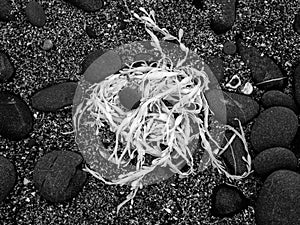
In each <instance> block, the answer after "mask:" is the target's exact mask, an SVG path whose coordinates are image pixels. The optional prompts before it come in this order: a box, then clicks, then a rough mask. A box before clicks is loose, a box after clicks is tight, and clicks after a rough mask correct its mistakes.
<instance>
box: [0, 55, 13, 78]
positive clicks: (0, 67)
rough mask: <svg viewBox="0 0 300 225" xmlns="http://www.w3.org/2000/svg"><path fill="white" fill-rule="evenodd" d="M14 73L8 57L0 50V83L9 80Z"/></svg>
mask: <svg viewBox="0 0 300 225" xmlns="http://www.w3.org/2000/svg"><path fill="white" fill-rule="evenodd" d="M14 73H15V68H14V66H13V64H12V63H11V61H10V59H9V57H8V55H7V54H5V53H4V52H1V51H0V83H3V82H6V81H7V80H9V79H10V78H11V77H12V76H13V75H14Z"/></svg>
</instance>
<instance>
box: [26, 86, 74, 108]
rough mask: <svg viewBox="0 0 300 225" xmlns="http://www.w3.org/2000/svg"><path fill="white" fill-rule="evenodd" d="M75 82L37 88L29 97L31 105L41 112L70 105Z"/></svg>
mask: <svg viewBox="0 0 300 225" xmlns="http://www.w3.org/2000/svg"><path fill="white" fill-rule="evenodd" d="M76 88H77V83H76V82H64V83H60V84H55V85H52V86H50V87H47V88H44V89H41V90H39V91H38V92H37V93H35V94H34V95H33V96H32V97H31V103H32V107H33V108H34V109H36V110H40V111H43V112H55V111H57V110H59V109H62V108H63V107H65V106H69V105H72V103H73V98H74V95H75V91H76Z"/></svg>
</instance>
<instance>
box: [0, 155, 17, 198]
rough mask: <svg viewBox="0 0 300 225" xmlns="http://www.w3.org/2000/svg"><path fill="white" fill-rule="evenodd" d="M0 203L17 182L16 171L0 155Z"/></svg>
mask: <svg viewBox="0 0 300 225" xmlns="http://www.w3.org/2000/svg"><path fill="white" fill-rule="evenodd" d="M0 177H1V179H0V202H2V201H3V200H4V199H5V198H6V197H7V195H8V194H9V193H10V192H11V190H12V189H13V188H14V186H15V184H16V181H17V171H16V168H15V166H14V165H13V164H12V163H11V162H10V161H9V160H8V159H7V158H5V157H3V156H1V155H0Z"/></svg>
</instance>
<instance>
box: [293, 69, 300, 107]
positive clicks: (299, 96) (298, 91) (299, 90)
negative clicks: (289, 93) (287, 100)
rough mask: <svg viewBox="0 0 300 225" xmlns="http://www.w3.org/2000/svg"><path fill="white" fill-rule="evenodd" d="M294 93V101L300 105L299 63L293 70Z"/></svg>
mask: <svg viewBox="0 0 300 225" xmlns="http://www.w3.org/2000/svg"><path fill="white" fill-rule="evenodd" d="M293 87H294V95H295V101H296V103H297V105H298V106H300V63H299V64H298V65H297V67H296V69H295V71H294V85H293Z"/></svg>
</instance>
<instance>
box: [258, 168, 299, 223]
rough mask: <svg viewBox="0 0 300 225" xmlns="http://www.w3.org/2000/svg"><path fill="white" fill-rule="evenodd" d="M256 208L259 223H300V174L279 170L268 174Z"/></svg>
mask: <svg viewBox="0 0 300 225" xmlns="http://www.w3.org/2000/svg"><path fill="white" fill-rule="evenodd" d="M254 210H255V219H256V224H257V225H266V224H272V225H283V224H286V225H293V224H299V221H300V174H298V173H296V172H293V171H289V170H278V171H275V172H274V173H272V174H271V175H270V176H268V178H267V179H266V181H265V182H264V184H263V187H262V189H261V190H260V192H259V195H258V198H257V200H256V205H255V208H254Z"/></svg>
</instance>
